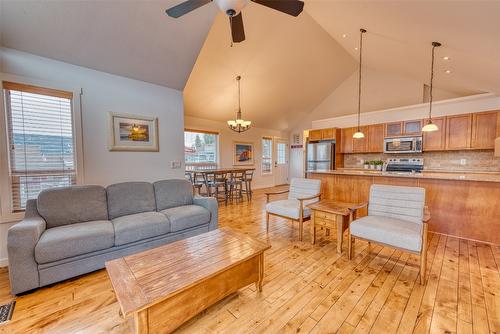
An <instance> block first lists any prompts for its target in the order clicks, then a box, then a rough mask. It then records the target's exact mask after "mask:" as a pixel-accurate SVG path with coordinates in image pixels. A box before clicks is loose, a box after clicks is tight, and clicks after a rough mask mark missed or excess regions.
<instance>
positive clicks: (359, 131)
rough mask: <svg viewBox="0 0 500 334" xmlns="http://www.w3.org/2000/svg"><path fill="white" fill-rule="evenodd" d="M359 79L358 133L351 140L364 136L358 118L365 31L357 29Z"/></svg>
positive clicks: (359, 113)
mask: <svg viewBox="0 0 500 334" xmlns="http://www.w3.org/2000/svg"><path fill="white" fill-rule="evenodd" d="M359 32H360V36H359V77H358V131H356V133H355V134H353V135H352V137H353V138H356V139H361V138H365V134H364V133H363V132H361V128H360V126H359V124H360V118H361V70H362V65H363V64H362V60H363V34H364V33H366V30H365V29H359Z"/></svg>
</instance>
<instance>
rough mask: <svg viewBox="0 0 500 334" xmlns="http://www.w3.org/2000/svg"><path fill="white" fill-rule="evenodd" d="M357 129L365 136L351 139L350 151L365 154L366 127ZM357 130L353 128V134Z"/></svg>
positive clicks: (366, 143)
mask: <svg viewBox="0 0 500 334" xmlns="http://www.w3.org/2000/svg"><path fill="white" fill-rule="evenodd" d="M359 129H360V130H361V132H363V133H364V134H365V137H364V138H353V139H352V151H353V152H355V153H365V152H368V126H360V127H359ZM357 130H358V129H357V128H354V132H356V131H357Z"/></svg>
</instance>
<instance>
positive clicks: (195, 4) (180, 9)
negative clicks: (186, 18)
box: [165, 0, 212, 18]
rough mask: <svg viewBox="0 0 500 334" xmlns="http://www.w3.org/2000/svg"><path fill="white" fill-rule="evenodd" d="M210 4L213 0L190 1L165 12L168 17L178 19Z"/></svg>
mask: <svg viewBox="0 0 500 334" xmlns="http://www.w3.org/2000/svg"><path fill="white" fill-rule="evenodd" d="M209 2H212V0H188V1H184V2H183V3H180V4H178V5H177V6H174V7H172V8H169V9H167V10H166V11H165V12H166V13H167V15H168V16H171V17H174V18H178V17H181V16H182V15H184V14H187V13H189V12H191V11H193V10H195V9H196V8H199V7H201V6H203V5H206V4H207V3H209Z"/></svg>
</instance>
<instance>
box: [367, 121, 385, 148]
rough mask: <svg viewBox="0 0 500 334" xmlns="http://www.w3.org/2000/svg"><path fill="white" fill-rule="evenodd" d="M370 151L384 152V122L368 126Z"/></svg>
mask: <svg viewBox="0 0 500 334" xmlns="http://www.w3.org/2000/svg"><path fill="white" fill-rule="evenodd" d="M367 135H368V152H371V153H382V152H384V124H373V125H369V126H368V134H367Z"/></svg>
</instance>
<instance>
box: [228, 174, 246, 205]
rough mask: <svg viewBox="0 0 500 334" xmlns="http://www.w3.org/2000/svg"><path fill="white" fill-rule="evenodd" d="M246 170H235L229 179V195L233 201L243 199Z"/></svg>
mask: <svg viewBox="0 0 500 334" xmlns="http://www.w3.org/2000/svg"><path fill="white" fill-rule="evenodd" d="M244 178H245V171H233V172H231V173H230V177H229V179H228V181H227V187H228V197H229V200H230V201H231V202H233V200H236V202H238V201H240V200H243V182H244Z"/></svg>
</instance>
